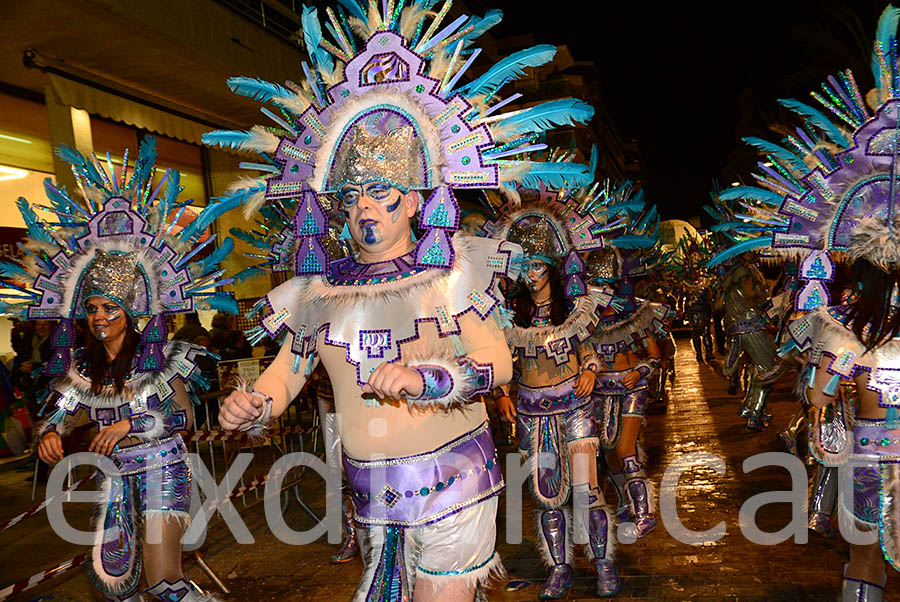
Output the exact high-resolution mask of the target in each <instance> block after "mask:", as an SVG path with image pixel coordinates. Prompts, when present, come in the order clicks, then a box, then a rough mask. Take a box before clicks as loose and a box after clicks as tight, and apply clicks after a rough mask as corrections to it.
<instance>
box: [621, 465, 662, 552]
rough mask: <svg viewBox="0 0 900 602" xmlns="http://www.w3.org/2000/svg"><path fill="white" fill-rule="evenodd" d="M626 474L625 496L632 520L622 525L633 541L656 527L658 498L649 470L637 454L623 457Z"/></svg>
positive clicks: (624, 532) (627, 536)
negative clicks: (650, 480) (649, 479)
mask: <svg viewBox="0 0 900 602" xmlns="http://www.w3.org/2000/svg"><path fill="white" fill-rule="evenodd" d="M622 465H623V466H624V474H625V497H626V499H627V500H628V507H629V510H630V511H631V522H629V523H625V524H624V525H623V526H622V529H623V531H622V534H623V535H624V537H625V538H626V539H631V540H632V541H634V540H637V539H640V538H641V537H644V536H645V535H647V534H648V533H650V532H651V531H652V530H653V529H655V528H656V509H655V505H656V500H655V499H654V496H653V489H652V488H651V487H650V482H649V481H648V480H647V472H646V470H645V469H644V465H643V464H642V463H641V461H640V459H639V458H638V456H637V454H635V455H633V456H626V457H625V458H623V459H622Z"/></svg>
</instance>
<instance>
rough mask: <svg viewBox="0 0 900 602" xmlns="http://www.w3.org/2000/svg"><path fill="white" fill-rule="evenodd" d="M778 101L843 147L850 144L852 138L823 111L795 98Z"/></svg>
mask: <svg viewBox="0 0 900 602" xmlns="http://www.w3.org/2000/svg"><path fill="white" fill-rule="evenodd" d="M778 103H779V104H780V105H781V106H783V107H786V108H788V109H790V110H791V111H793V112H795V113H797V114H798V115H800V116H801V117H803V118H804V119H806V121H807V122H808V123H809V124H811V125H814V126H816V127H817V128H819V129H820V130H822V132H823V133H824V134H825V135H826V136H827V137H828V139H829V140H831V141H832V142H834V143H835V144H839V145H841V146H842V147H848V146H850V140H849V139H848V138H847V136H845V135H844V133H843V132H842V131H841V130H840V128H838V127H837V126H836V125H834V123H832V121H831V120H830V119H828V117H826V116H825V114H824V113H822V112H821V111H819V110H817V109H814V108H812V107H811V106H809V105H807V104H804V103H802V102H800V101H799V100H794V99H793V98H779V99H778Z"/></svg>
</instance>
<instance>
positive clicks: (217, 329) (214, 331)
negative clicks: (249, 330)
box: [209, 311, 233, 351]
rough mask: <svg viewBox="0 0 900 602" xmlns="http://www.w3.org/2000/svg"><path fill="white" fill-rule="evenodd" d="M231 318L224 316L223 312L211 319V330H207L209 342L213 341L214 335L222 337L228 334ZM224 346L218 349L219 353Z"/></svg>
mask: <svg viewBox="0 0 900 602" xmlns="http://www.w3.org/2000/svg"><path fill="white" fill-rule="evenodd" d="M230 317H231V316H229V315H228V314H226V313H225V312H221V311H220V312H217V313H216V315H215V316H213V319H212V328H210V329H209V337H210V339H211V340H213V341H215V339H216V335H218V334H221V335H222V336H223V337H224V336H225V335H226V334H227V333H228V331H229V330H232V328H233V327H232V325H231V322H232V320H230V319H229V318H230ZM223 347H224V345H223V346H221V347H219V350H220V351H221V350H222V349H223Z"/></svg>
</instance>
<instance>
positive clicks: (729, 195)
mask: <svg viewBox="0 0 900 602" xmlns="http://www.w3.org/2000/svg"><path fill="white" fill-rule="evenodd" d="M719 199H720V200H722V201H736V200H738V199H749V200H752V201H760V202H761V203H765V204H766V205H774V206H777V207H781V203H782V202H783V201H784V197H783V196H782V195H780V194H778V193H777V192H772V191H771V190H766V189H765V188H758V187H756V186H734V187H733V188H729V189H728V190H726V191H724V192H721V193H719Z"/></svg>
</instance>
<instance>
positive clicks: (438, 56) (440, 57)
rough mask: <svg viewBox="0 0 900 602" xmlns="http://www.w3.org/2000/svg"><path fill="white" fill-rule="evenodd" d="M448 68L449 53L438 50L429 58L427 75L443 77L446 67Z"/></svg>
mask: <svg viewBox="0 0 900 602" xmlns="http://www.w3.org/2000/svg"><path fill="white" fill-rule="evenodd" d="M449 68H450V53H449V52H446V50H439V51H438V52H436V53H435V54H434V56H433V57H432V58H431V61H430V62H429V64H428V75H429V77H433V78H434V79H438V80H440V79H443V78H444V74H446V73H447V69H449Z"/></svg>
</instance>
